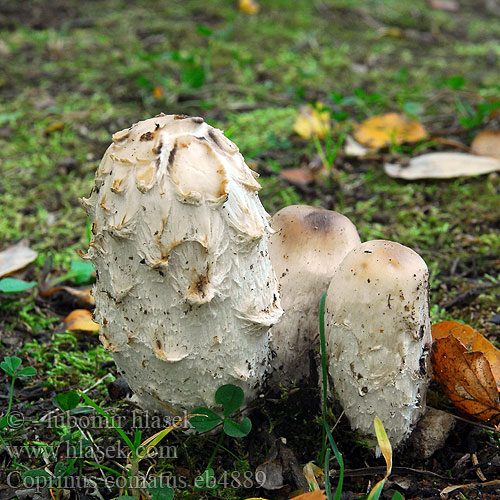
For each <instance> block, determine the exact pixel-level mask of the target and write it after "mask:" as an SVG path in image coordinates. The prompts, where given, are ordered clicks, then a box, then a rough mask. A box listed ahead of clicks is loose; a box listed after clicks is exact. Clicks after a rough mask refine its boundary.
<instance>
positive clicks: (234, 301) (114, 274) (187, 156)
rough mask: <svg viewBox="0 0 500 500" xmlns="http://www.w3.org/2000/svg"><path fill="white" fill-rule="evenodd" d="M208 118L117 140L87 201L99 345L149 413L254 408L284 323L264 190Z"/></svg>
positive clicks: (155, 125) (169, 123) (157, 123)
mask: <svg viewBox="0 0 500 500" xmlns="http://www.w3.org/2000/svg"><path fill="white" fill-rule="evenodd" d="M256 177H257V174H255V173H254V172H252V171H251V170H250V169H249V168H248V166H247V165H246V164H245V161H244V159H243V157H242V156H241V154H240V153H239V151H238V148H237V147H236V146H235V145H234V144H233V143H232V142H231V141H229V140H228V139H227V138H226V137H224V135H223V134H222V132H221V131H220V130H217V129H215V128H213V127H211V126H209V125H207V124H206V123H205V122H204V121H203V119H202V118H198V117H194V118H189V117H185V116H177V115H176V116H172V115H171V116H165V115H159V116H157V117H155V118H151V119H149V120H144V121H141V122H139V123H136V124H134V125H133V126H131V127H130V128H128V129H125V130H122V131H120V132H117V133H116V134H114V135H113V143H112V144H111V146H110V147H109V148H108V150H107V151H106V153H105V155H104V157H103V159H102V161H101V164H100V165H99V168H98V170H97V173H96V179H95V187H94V189H93V190H92V193H91V196H90V197H89V198H88V199H83V200H82V205H83V206H84V208H85V210H86V211H87V214H88V215H89V217H90V219H91V221H92V223H93V233H94V238H93V240H92V242H91V243H90V248H89V252H88V256H89V258H90V259H91V260H92V262H93V263H94V265H95V267H96V270H97V282H96V285H95V290H94V295H95V301H96V319H97V321H98V322H99V323H100V325H101V329H100V338H101V341H102V342H103V344H104V346H105V348H106V349H108V350H109V351H111V352H112V353H113V356H114V358H115V361H116V363H117V365H118V367H119V369H120V371H121V372H122V373H123V374H124V376H125V378H126V380H127V382H128V383H129V385H130V387H131V388H132V390H133V391H134V392H135V393H136V395H137V396H138V397H139V399H140V400H141V402H142V404H143V405H144V406H145V407H149V408H154V409H158V410H162V411H172V412H177V413H181V412H182V411H184V410H190V409H192V408H193V407H195V406H198V405H204V406H211V405H213V404H214V401H213V397H214V394H215V391H216V390H217V388H218V387H220V386H221V385H223V384H225V383H233V384H236V385H239V386H240V387H242V388H243V390H244V392H245V395H246V396H247V398H248V399H251V398H252V397H255V396H256V394H257V393H258V391H259V390H260V386H261V384H262V383H263V380H264V378H265V374H266V371H267V369H268V366H269V361H268V357H269V338H268V333H267V332H268V330H269V327H270V326H271V325H272V324H274V323H275V322H276V321H277V320H278V319H279V317H280V316H281V313H282V311H281V308H280V305H279V297H278V284H277V281H276V278H275V276H274V272H273V270H272V267H271V263H270V260H269V257H268V253H267V235H268V231H269V223H268V215H267V213H266V212H265V210H264V208H263V207H262V204H261V203H260V200H259V198H258V194H257V192H258V190H259V189H260V185H259V183H258V182H257V180H256Z"/></svg>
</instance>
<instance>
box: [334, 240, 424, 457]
mask: <svg viewBox="0 0 500 500" xmlns="http://www.w3.org/2000/svg"><path fill="white" fill-rule="evenodd" d="M428 276H429V273H428V270H427V266H426V264H425V262H424V261H423V259H422V258H421V257H420V256H419V255H418V254H417V253H415V252H414V251H413V250H411V249H409V248H407V247H405V246H403V245H400V244H399V243H394V242H391V241H382V240H377V241H368V242H365V243H363V244H362V245H360V246H358V247H357V248H355V249H353V250H352V251H351V252H350V253H349V254H347V256H346V257H345V258H344V260H343V261H342V263H341V264H340V265H339V267H338V268H337V270H336V271H335V274H334V275H333V278H332V280H331V283H330V287H329V288H328V294H327V298H326V312H325V337H326V342H327V354H328V360H329V366H328V369H329V374H330V378H331V381H332V382H333V387H334V391H335V394H336V396H337V397H338V399H339V401H340V403H341V405H342V407H343V409H344V411H345V413H346V415H347V417H348V419H349V421H350V423H351V426H352V427H353V428H354V429H359V430H360V431H361V432H363V433H366V434H371V435H373V433H374V429H373V419H374V417H375V416H378V417H379V418H380V419H381V420H382V423H383V424H384V426H385V429H386V431H387V435H388V437H389V439H390V441H391V443H392V445H393V446H394V447H396V446H397V445H398V444H400V443H401V442H402V441H403V440H404V439H405V438H406V437H407V436H408V435H409V433H410V432H411V429H412V428H413V426H414V425H415V424H416V422H417V421H418V419H419V418H420V416H421V415H422V413H423V411H424V407H425V395H426V389H427V385H428V381H429V372H428V360H427V358H428V353H429V346H430V343H431V331H430V318H429V298H428V293H429V292H428V288H429V287H428Z"/></svg>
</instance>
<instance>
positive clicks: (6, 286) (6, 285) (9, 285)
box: [0, 278, 36, 294]
mask: <svg viewBox="0 0 500 500" xmlns="http://www.w3.org/2000/svg"><path fill="white" fill-rule="evenodd" d="M35 285H36V281H24V280H18V279H15V278H2V279H1V280H0V292H2V293H6V294H10V293H21V292H25V291H26V290H29V289H30V288H33V287H34V286H35Z"/></svg>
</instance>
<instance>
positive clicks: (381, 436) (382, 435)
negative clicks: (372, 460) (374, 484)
mask: <svg viewBox="0 0 500 500" xmlns="http://www.w3.org/2000/svg"><path fill="white" fill-rule="evenodd" d="M373 425H374V426H375V435H376V436H377V442H378V445H379V448H380V451H381V452H382V455H383V456H384V458H385V463H386V465H387V473H386V476H385V477H386V478H387V477H389V474H390V473H391V470H392V447H391V442H390V441H389V438H388V437H387V433H386V432H385V429H384V426H383V424H382V421H381V420H380V418H378V417H375V420H374V422H373Z"/></svg>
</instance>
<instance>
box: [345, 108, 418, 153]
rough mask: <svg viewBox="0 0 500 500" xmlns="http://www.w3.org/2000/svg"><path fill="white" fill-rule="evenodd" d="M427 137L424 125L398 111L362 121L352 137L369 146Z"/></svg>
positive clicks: (388, 144)
mask: <svg viewBox="0 0 500 500" xmlns="http://www.w3.org/2000/svg"><path fill="white" fill-rule="evenodd" d="M426 137H427V131H426V130H425V128H424V126H423V125H422V124H421V123H419V122H417V121H416V120H412V119H411V118H408V117H407V116H406V115H402V114H399V113H386V114H384V115H379V116H374V117H372V118H369V119H368V120H365V121H364V122H362V123H361V124H360V125H358V127H357V128H356V130H355V132H354V139H356V141H358V142H359V143H360V144H362V145H364V146H368V147H370V148H382V147H384V146H390V145H391V144H403V143H405V142H418V141H421V140H423V139H425V138H426Z"/></svg>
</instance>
